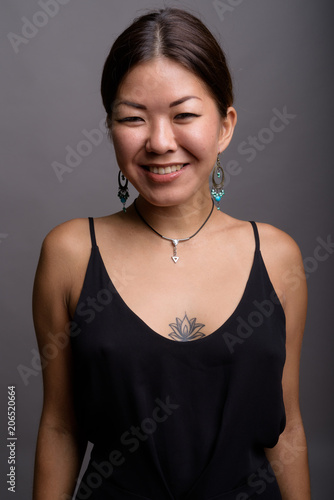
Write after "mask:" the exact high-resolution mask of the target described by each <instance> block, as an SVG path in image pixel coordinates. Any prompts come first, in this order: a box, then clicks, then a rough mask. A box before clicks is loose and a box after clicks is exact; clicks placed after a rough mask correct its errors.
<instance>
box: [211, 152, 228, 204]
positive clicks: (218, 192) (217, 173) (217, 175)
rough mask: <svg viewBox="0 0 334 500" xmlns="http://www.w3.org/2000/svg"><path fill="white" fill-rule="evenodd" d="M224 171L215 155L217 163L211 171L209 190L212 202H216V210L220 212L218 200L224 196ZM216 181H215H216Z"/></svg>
mask: <svg viewBox="0 0 334 500" xmlns="http://www.w3.org/2000/svg"><path fill="white" fill-rule="evenodd" d="M224 177H225V176H224V170H223V168H222V166H221V164H220V160H219V154H218V155H217V163H216V165H215V167H214V169H213V171H212V178H211V180H212V189H211V196H212V198H213V201H215V202H216V206H217V210H220V206H219V203H220V200H221V199H222V196H223V195H224V194H225V193H224V189H223V186H224ZM216 179H217V181H216Z"/></svg>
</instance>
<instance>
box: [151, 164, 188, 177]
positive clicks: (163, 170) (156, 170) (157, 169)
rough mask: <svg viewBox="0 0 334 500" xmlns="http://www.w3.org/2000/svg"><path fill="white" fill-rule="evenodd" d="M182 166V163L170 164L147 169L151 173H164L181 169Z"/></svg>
mask: <svg viewBox="0 0 334 500" xmlns="http://www.w3.org/2000/svg"><path fill="white" fill-rule="evenodd" d="M182 167H183V164H180V165H172V166H171V167H165V168H164V167H148V169H149V171H150V172H152V173H153V174H160V175H165V174H171V173H172V172H177V171H178V170H181V168H182Z"/></svg>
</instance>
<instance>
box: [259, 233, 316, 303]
mask: <svg viewBox="0 0 334 500" xmlns="http://www.w3.org/2000/svg"><path fill="white" fill-rule="evenodd" d="M257 226H258V230H259V236H260V249H261V254H262V257H263V260H264V263H265V266H266V268H267V271H268V274H269V277H270V279H271V281H272V283H273V286H274V288H275V290H276V292H277V294H278V296H279V297H280V299H281V302H282V304H283V307H284V309H285V311H287V307H288V304H291V303H294V302H296V301H300V302H301V303H303V304H304V305H305V303H306V297H307V287H306V277H305V271H304V265H303V259H302V254H301V251H300V248H299V246H298V245H297V243H296V241H295V240H294V239H293V238H292V237H291V236H289V235H288V234H287V233H285V232H284V231H282V230H280V229H278V228H276V227H274V226H271V225H270V224H264V223H257ZM303 307H304V306H303Z"/></svg>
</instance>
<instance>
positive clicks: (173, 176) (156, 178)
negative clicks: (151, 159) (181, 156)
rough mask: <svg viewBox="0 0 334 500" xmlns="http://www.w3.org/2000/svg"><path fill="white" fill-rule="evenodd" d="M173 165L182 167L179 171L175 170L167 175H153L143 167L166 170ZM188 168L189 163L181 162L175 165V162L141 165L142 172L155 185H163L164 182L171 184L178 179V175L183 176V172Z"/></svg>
mask: <svg viewBox="0 0 334 500" xmlns="http://www.w3.org/2000/svg"><path fill="white" fill-rule="evenodd" d="M173 165H183V167H182V168H181V169H180V170H176V171H175V172H170V173H169V174H155V173H153V172H150V170H148V169H147V168H145V167H157V168H159V167H160V168H166V167H172V166H173ZM188 166H189V163H183V162H179V163H177V162H173V163H148V164H145V165H142V171H143V173H144V174H145V175H146V176H147V177H148V178H149V179H151V180H152V181H154V182H156V183H165V182H171V181H173V180H175V179H177V178H178V177H180V175H182V174H183V172H184V170H186V169H187V167H188Z"/></svg>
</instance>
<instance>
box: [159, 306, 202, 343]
mask: <svg viewBox="0 0 334 500" xmlns="http://www.w3.org/2000/svg"><path fill="white" fill-rule="evenodd" d="M169 326H170V327H171V329H172V330H173V331H172V332H170V333H169V334H168V335H169V337H171V338H172V339H173V340H178V341H181V342H187V341H188V340H197V339H201V338H202V337H205V333H203V332H201V329H202V328H203V327H205V325H204V324H203V323H196V318H192V319H189V318H188V316H187V314H186V313H185V315H184V318H183V319H180V318H176V323H170V324H169Z"/></svg>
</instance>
